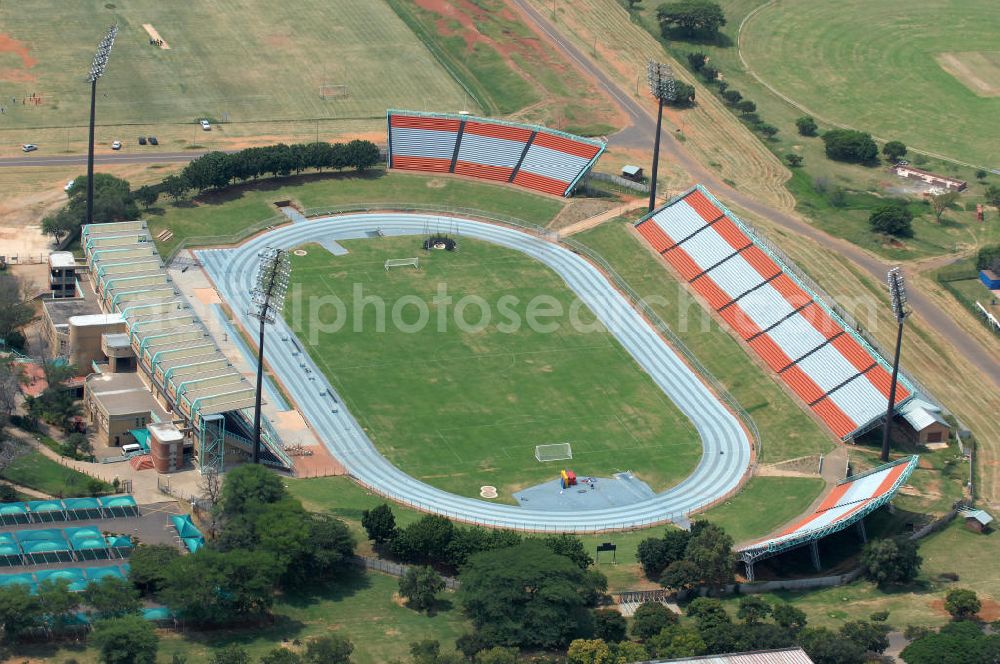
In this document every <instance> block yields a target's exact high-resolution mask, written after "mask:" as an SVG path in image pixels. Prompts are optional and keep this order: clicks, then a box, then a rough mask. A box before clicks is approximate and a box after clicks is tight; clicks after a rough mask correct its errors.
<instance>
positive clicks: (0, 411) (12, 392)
mask: <svg viewBox="0 0 1000 664" xmlns="http://www.w3.org/2000/svg"><path fill="white" fill-rule="evenodd" d="M21 378H22V374H21V367H20V365H19V364H17V363H15V362H14V361H13V360H12V359H11V358H9V357H0V431H3V428H4V427H5V426H6V425H7V420H8V419H9V418H10V416H11V415H12V414H13V413H14V409H15V408H17V402H18V399H19V397H20V395H21ZM0 470H3V467H2V466H0Z"/></svg>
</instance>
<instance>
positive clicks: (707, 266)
mask: <svg viewBox="0 0 1000 664" xmlns="http://www.w3.org/2000/svg"><path fill="white" fill-rule="evenodd" d="M636 228H637V230H638V231H639V233H640V235H642V237H643V238H645V239H646V241H647V242H648V243H649V244H650V245H651V246H652V247H653V248H654V249H655V250H656V251H657V252H658V253H659V254H660V255H661V256H662V257H663V258H664V260H666V261H667V262H668V263H669V264H670V265H671V266H672V267H673V268H674V269H675V270H676V271H677V272H678V273H679V274H680V275H681V277H683V278H684V279H685V280H686V281H687V282H688V284H689V285H690V286H691V288H693V289H694V290H695V291H696V292H697V293H698V294H699V295H700V296H701V297H702V298H703V299H704V300H705V301H706V302H707V303H708V304H709V306H711V307H712V308H713V309H714V310H715V311H716V312H718V314H719V315H720V316H721V317H722V318H723V319H724V320H725V321H726V322H727V323H728V324H729V325H730V326H731V327H732V328H733V329H734V330H735V331H736V332H737V333H738V334H739V335H740V337H742V338H743V340H744V341H745V342H746V343H747V345H748V346H750V348H751V349H753V351H754V352H755V353H756V354H757V355H758V356H759V357H760V358H761V359H762V360H763V361H764V363H765V364H767V366H768V367H770V368H771V370H772V371H774V372H775V373H776V374H778V377H779V378H780V379H781V380H782V382H784V383H785V384H786V385H787V386H788V388H789V389H791V391H792V392H794V393H795V394H796V395H797V396H798V397H799V398H800V399H802V401H804V402H805V403H806V404H807V405H808V406H809V408H810V409H811V410H812V411H813V412H814V413H815V414H816V415H817V416H819V418H820V419H821V420H822V421H823V422H824V423H826V425H827V426H828V427H829V428H830V430H832V431H833V432H834V433H835V434H836V435H837V436H839V437H840V438H842V439H846V438H850V437H852V436H853V435H855V434H856V433H857V432H859V431H860V430H862V429H865V428H866V427H867V426H869V425H870V424H871V423H873V422H874V421H876V420H877V419H878V418H879V417H882V416H883V415H884V414H885V404H886V401H887V400H888V398H889V383H890V374H889V371H888V370H887V369H888V368H889V364H888V363H887V362H886V361H885V359H883V358H882V357H881V356H880V355H879V354H878V353H877V352H876V351H875V349H874V348H872V347H871V345H870V344H869V343H868V342H867V341H865V340H864V338H863V337H861V335H860V334H858V332H857V331H856V330H854V329H853V328H851V327H850V326H849V325H847V324H846V323H845V322H844V321H843V319H841V318H840V316H838V315H837V314H836V313H835V312H834V311H833V310H832V309H830V307H829V306H827V304H826V303H825V302H823V301H822V299H820V298H819V297H818V296H817V295H816V294H815V293H813V292H812V291H811V290H810V289H809V287H808V286H806V285H805V284H804V283H803V282H802V280H801V279H799V277H798V276H797V275H796V274H795V272H794V271H792V270H791V269H790V268H789V267H788V265H786V264H785V263H784V262H783V261H782V260H781V258H779V257H778V256H776V255H775V254H774V253H773V252H772V251H771V250H770V249H769V248H768V247H767V245H766V244H764V243H763V242H762V241H761V240H760V239H759V238H758V237H757V236H756V234H755V233H754V232H753V230H752V229H751V228H750V227H749V226H747V225H746V224H744V223H743V222H742V221H741V220H740V219H739V218H738V217H736V216H735V215H733V214H732V213H731V212H729V211H728V210H726V209H725V207H724V206H723V205H722V204H721V203H719V202H718V201H717V200H716V199H715V198H714V197H713V196H712V195H711V194H709V193H708V192H707V191H706V190H705V189H704V188H703V187H701V186H700V185H699V186H697V187H695V188H694V189H692V190H690V191H688V192H687V193H685V194H682V195H681V196H679V197H677V198H675V199H672V200H671V201H669V202H668V203H667V204H666V205H664V206H663V207H661V208H659V209H658V210H655V211H654V212H653V213H652V214H650V215H647V216H645V217H643V218H642V219H640V220H639V222H638V223H637V224H636ZM912 392H913V390H912V388H911V387H910V386H909V385H908V384H907V383H906V380H905V379H903V378H901V379H900V384H899V386H898V388H897V390H896V405H897V407H898V406H899V405H901V404H902V403H903V402H904V401H906V400H907V399H909V398H910V397H911V396H912Z"/></svg>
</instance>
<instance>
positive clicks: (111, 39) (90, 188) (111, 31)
mask: <svg viewBox="0 0 1000 664" xmlns="http://www.w3.org/2000/svg"><path fill="white" fill-rule="evenodd" d="M117 35H118V25H117V24H115V25H112V26H111V27H110V28H108V32H107V34H106V35H104V39H102V40H101V43H100V44H98V45H97V52H96V53H94V61H93V62H92V63H91V65H90V73H89V74H88V75H87V82H89V83H90V141H89V142H88V144H87V223H88V224H92V223H94V118H95V113H96V111H97V81H98V79H100V78H101V77H102V76H104V70H105V69H107V68H108V59H109V58H110V57H111V47H112V46H114V45H115V37H116V36H117Z"/></svg>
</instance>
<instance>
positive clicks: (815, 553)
mask: <svg viewBox="0 0 1000 664" xmlns="http://www.w3.org/2000/svg"><path fill="white" fill-rule="evenodd" d="M809 553H810V554H811V555H812V561H813V567H815V568H816V571H817V572H819V571H821V570H822V569H823V565H822V563H821V562H820V559H819V540H815V539H814V540H813V541H811V542H809Z"/></svg>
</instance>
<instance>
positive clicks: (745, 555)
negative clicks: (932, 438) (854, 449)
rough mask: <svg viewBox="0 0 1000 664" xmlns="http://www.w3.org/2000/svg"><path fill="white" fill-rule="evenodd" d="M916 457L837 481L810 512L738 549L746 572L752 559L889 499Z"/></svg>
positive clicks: (840, 525)
mask: <svg viewBox="0 0 1000 664" xmlns="http://www.w3.org/2000/svg"><path fill="white" fill-rule="evenodd" d="M918 461H919V457H917V456H916V455H914V456H909V457H903V458H902V459H898V460H896V461H893V462H891V463H887V464H885V465H883V466H879V467H877V468H873V469H871V470H869V471H867V472H864V473H859V474H857V475H852V476H851V477H848V478H847V479H845V480H842V481H840V482H839V483H838V484H837V486H836V487H834V489H833V491H831V492H830V494H829V495H828V496H827V497H826V498H825V499H824V500H823V502H822V503H820V505H819V507H817V508H816V510H814V511H813V512H812V513H811V514H809V515H807V516H806V517H805V518H803V519H801V520H799V521H797V522H796V523H794V524H793V525H791V526H789V527H788V528H786V529H785V530H783V531H782V532H780V533H778V535H777V536H776V537H772V538H770V539H766V540H763V541H760V542H755V543H753V544H750V545H749V546H746V547H744V548H742V549H740V550H739V551H737V553H739V555H740V558H741V559H742V560H743V562H744V563H746V564H747V571H748V576H750V577H752V571H751V570H752V565H753V564H754V563H755V562H757V561H759V560H763V559H765V558H769V557H771V556H775V555H777V554H779V553H782V552H784V551H788V550H789V549H794V548H795V547H798V546H801V545H803V544H808V543H810V542H814V541H816V540H819V539H821V538H823V537H826V536H827V535H831V534H833V533H835V532H838V531H841V530H843V529H844V528H847V527H848V526H850V525H851V524H853V523H856V522H857V521H859V520H860V519H863V518H864V517H865V516H867V515H868V514H870V513H871V512H873V511H875V510H876V509H878V508H879V507H881V506H882V505H884V504H886V503H887V502H889V501H890V500H892V497H893V496H894V495H896V492H897V491H899V489H900V487H902V486H903V484H905V483H906V480H907V478H908V477H909V476H910V473H912V472H913V470H914V468H916V467H917V462H918Z"/></svg>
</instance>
